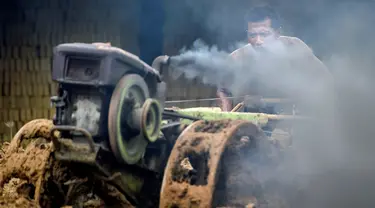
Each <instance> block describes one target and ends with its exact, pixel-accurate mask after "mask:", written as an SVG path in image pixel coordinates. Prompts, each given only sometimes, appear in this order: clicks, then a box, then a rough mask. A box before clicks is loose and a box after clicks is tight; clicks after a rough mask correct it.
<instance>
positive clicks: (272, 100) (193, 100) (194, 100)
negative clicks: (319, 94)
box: [165, 96, 293, 104]
mask: <svg viewBox="0 0 375 208" xmlns="http://www.w3.org/2000/svg"><path fill="white" fill-rule="evenodd" d="M226 98H227V99H237V98H252V96H238V97H226ZM215 100H220V98H199V99H190V100H167V101H165V103H166V104H169V103H189V102H200V101H215ZM260 101H261V102H264V103H270V104H271V103H293V100H291V99H283V98H261V99H260Z"/></svg>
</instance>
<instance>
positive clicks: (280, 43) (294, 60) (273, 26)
mask: <svg viewBox="0 0 375 208" xmlns="http://www.w3.org/2000/svg"><path fill="white" fill-rule="evenodd" d="M246 29H247V40H248V44H247V45H245V46H243V47H241V48H239V49H237V50H235V51H234V52H232V53H231V54H230V56H231V58H233V59H234V60H235V61H242V62H245V64H244V65H245V66H248V67H249V68H251V67H250V65H252V68H266V67H265V66H266V65H268V66H269V68H274V69H272V70H274V71H273V72H271V71H272V70H269V71H270V73H269V74H273V75H274V76H275V77H276V78H277V79H274V78H270V76H268V75H266V76H268V77H269V79H268V81H266V82H268V84H264V83H263V87H264V85H271V84H272V85H273V89H277V88H279V89H278V90H280V89H281V91H282V90H284V91H285V92H286V91H288V93H286V94H288V95H296V96H297V94H298V93H302V92H297V91H302V90H301V89H298V84H294V86H292V85H293V84H291V83H292V82H291V81H292V78H291V77H293V79H294V80H293V81H297V80H300V81H301V82H302V79H301V78H300V77H298V76H297V75H298V74H299V73H300V71H301V70H304V72H303V73H304V75H306V76H307V77H310V78H314V80H315V81H314V82H316V83H320V82H321V80H322V79H326V80H328V79H331V78H330V77H331V75H330V72H329V71H328V70H327V68H326V67H325V66H324V65H323V63H322V62H321V61H320V60H319V59H318V58H317V57H315V55H314V54H313V52H312V50H311V49H310V48H309V47H308V46H307V45H306V44H305V43H304V42H303V41H301V40H300V39H298V38H295V37H287V36H280V29H281V26H280V22H279V18H278V16H277V14H276V13H275V12H274V11H273V10H272V9H271V8H269V7H259V8H255V9H253V10H251V11H250V12H249V14H248V15H247V16H246ZM282 49H283V50H284V51H283V50H282ZM271 54H272V57H273V58H274V59H271V58H270V57H271ZM275 54H276V55H275ZM257 55H258V56H260V57H261V58H260V59H259V60H257V58H256V56H257ZM275 57H277V58H278V59H275ZM267 58H270V59H267ZM261 59H262V60H263V62H262V61H260V60H261ZM275 60H282V62H277V63H275ZM246 62H247V63H246ZM254 63H256V64H254ZM286 65H288V67H285V66H286ZM281 66H284V67H281ZM276 68H282V69H280V70H279V71H275V70H278V69H276ZM299 68H303V69H299ZM307 68H308V69H307ZM259 70H264V69H259ZM298 70H299V72H298ZM281 71H283V72H282V73H284V74H286V75H285V77H284V78H288V79H289V80H287V81H285V80H286V79H284V83H283V82H281V81H280V80H281V79H282V76H280V77H277V75H276V74H277V73H279V75H282V73H281ZM241 76H245V75H241ZM248 76H249V78H250V80H249V81H247V82H252V83H253V85H249V84H248V83H247V84H245V86H242V88H245V90H246V91H247V92H246V93H248V94H247V95H250V96H251V95H257V96H260V97H261V96H264V94H262V93H264V92H261V91H260V90H259V89H263V87H260V86H259V83H254V82H256V80H257V77H256V76H255V75H254V73H253V74H251V73H248ZM254 76H255V77H254ZM288 76H289V77H288ZM306 76H305V77H306ZM297 77H298V78H297ZM263 78H264V77H263ZM310 78H309V79H310ZM259 79H260V78H259ZM272 79H274V80H276V81H279V83H276V82H275V81H272ZM270 80H271V81H270ZM316 80H318V81H316ZM244 83H245V82H244ZM288 83H290V84H289V85H288ZM304 84H306V83H304ZM293 87H294V88H293ZM314 87H316V86H311V88H314ZM271 88H272V87H271ZM284 88H285V89H284ZM307 88H310V86H309V87H306V89H307ZM293 90H294V91H293ZM271 91H272V90H271ZM293 93H294V94H293ZM274 94H277V93H274ZM284 94H285V93H284ZM217 95H218V97H219V98H220V103H221V108H222V110H223V111H230V110H231V109H232V108H233V105H232V101H231V100H230V99H229V98H228V97H230V96H231V92H230V90H229V89H228V88H227V87H221V88H219V90H218V91H217ZM234 97H236V96H234ZM252 103H253V104H254V103H255V105H252V106H253V107H254V106H257V107H256V108H258V109H254V108H251V107H250V108H249V107H247V109H246V106H245V111H257V112H264V113H275V112H274V111H273V110H271V111H270V110H267V109H266V110H264V109H263V110H261V109H259V108H262V107H261V105H259V100H258V101H255V102H252Z"/></svg>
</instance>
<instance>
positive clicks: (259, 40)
mask: <svg viewBox="0 0 375 208" xmlns="http://www.w3.org/2000/svg"><path fill="white" fill-rule="evenodd" d="M276 37H277V36H276V32H275V31H274V30H273V29H272V27H271V20H270V19H268V18H267V19H265V20H264V21H260V22H248V24H247V39H248V42H249V43H250V44H251V45H253V46H254V47H259V46H262V45H263V44H264V43H265V42H266V41H269V40H273V39H275V38H276Z"/></svg>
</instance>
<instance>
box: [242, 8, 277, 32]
mask: <svg viewBox="0 0 375 208" xmlns="http://www.w3.org/2000/svg"><path fill="white" fill-rule="evenodd" d="M267 18H269V19H270V20H271V22H272V23H271V24H272V27H273V28H274V29H280V27H281V25H280V18H279V15H278V14H277V13H276V11H275V10H273V9H272V8H271V7H269V6H261V7H254V8H252V9H251V10H250V11H248V12H247V13H246V16H245V21H246V29H247V23H248V22H260V21H263V20H265V19H267Z"/></svg>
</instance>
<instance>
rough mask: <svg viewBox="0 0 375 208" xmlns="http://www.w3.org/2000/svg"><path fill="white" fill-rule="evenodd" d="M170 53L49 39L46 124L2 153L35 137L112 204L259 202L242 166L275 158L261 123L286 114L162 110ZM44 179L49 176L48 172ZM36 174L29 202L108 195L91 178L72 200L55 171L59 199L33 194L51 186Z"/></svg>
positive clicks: (35, 125) (37, 124)
mask: <svg viewBox="0 0 375 208" xmlns="http://www.w3.org/2000/svg"><path fill="white" fill-rule="evenodd" d="M170 60H171V58H170V57H167V56H161V57H158V58H157V59H155V61H154V63H153V64H152V66H149V65H147V64H146V63H144V62H143V61H142V60H140V59H139V58H138V57H137V56H135V55H133V54H131V53H128V52H126V51H124V50H121V49H119V48H116V47H112V46H110V45H107V44H83V43H68V44H61V45H58V46H57V47H55V49H54V58H53V67H52V71H51V73H52V78H53V80H54V81H55V82H57V83H58V89H57V91H56V93H57V94H56V96H53V97H52V98H51V102H52V103H53V105H54V106H55V108H56V115H55V117H54V118H53V124H52V123H50V121H48V120H44V121H40V120H37V121H31V122H30V123H28V124H26V125H25V126H24V127H23V128H22V129H21V130H20V131H19V132H18V133H17V135H16V136H15V139H13V140H12V143H11V144H10V148H8V149H7V151H5V154H13V153H14V152H16V149H17V147H18V146H19V144H20V140H22V139H25V138H28V139H33V138H34V139H35V138H40V137H43V138H44V139H46V140H47V141H51V144H52V147H53V148H51V149H50V152H51V154H47V153H46V156H45V157H46V158H52V159H51V160H53V161H57V163H58V164H59V167H60V166H64V167H68V168H67V169H64V171H65V172H64V173H66V175H70V176H71V178H76V177H79V178H84V179H82V180H83V181H85V182H84V183H86V184H89V183H88V182H87V181H91V185H90V187H92V186H94V185H92V184H99V183H105V184H110V187H112V189H115V190H116V193H117V194H118V197H115V198H116V200H119V199H121V200H122V202H123V203H122V204H121V206H120V205H119V203H117V205H114V204H112V206H115V207H116V206H117V207H163V208H164V207H165V208H167V207H224V206H225V207H228V206H234V207H245V206H248V207H251V206H253V207H254V206H255V205H258V204H262V203H266V201H267V200H266V199H264V196H265V191H264V190H262V188H261V187H260V182H259V181H257V180H256V178H255V176H254V175H252V174H251V172H252V168H256V169H257V171H261V170H269V168H270V167H274V166H275V165H276V164H277V163H276V162H275V159H274V158H275V154H279V151H275V148H276V146H277V148H276V150H277V149H278V148H279V146H278V145H274V144H275V140H272V139H270V138H269V137H267V136H266V135H265V133H264V132H263V130H262V126H264V125H265V124H267V123H268V121H269V122H271V120H272V121H276V120H277V121H280V120H285V119H284V118H281V119H280V118H279V119H275V117H272V118H271V116H269V115H265V114H264V115H260V114H251V113H248V114H246V113H244V114H241V113H232V114H231V113H222V112H216V113H215V112H214V111H212V112H210V113H209V114H205V113H204V112H198V111H194V110H191V111H185V112H184V111H183V110H173V109H165V108H164V102H165V92H166V89H167V88H166V84H165V82H164V81H163V80H162V73H163V69H164V68H165V67H168V64H169V61H170ZM192 112H196V113H192ZM212 113H214V114H215V115H217V116H218V117H216V116H212ZM234 114H235V115H234ZM230 115H232V117H231V116H230ZM241 115H242V116H241ZM293 118H294V117H293ZM286 120H288V119H286ZM43 122H44V123H43ZM260 123H262V125H260ZM46 124H48V125H46ZM30 129H32V130H30ZM25 132H28V133H27V134H26V133H25ZM30 132H31V133H30ZM37 147H38V148H41V147H40V146H37ZM7 152H8V153H7ZM30 155H32V154H29V155H23V157H25V158H29V157H31V156H30ZM43 161H44V160H43ZM45 161H48V160H47V159H45ZM45 164H47V162H45ZM249 167H251V169H249ZM48 170H50V169H48ZM48 170H47V171H43V173H42V174H41V176H40V177H41V178H43V177H44V176H45V175H46V174H47V173H48ZM67 170H69V171H68V172H66V171H67ZM50 171H51V170H50ZM4 174H5V173H4ZM60 175H61V174H60ZM42 176H43V177H42ZM49 177H52V178H53V177H55V176H54V174H52V173H51V172H49ZM85 178H86V179H85ZM233 179H235V180H233ZM37 181H39V182H38V184H33V186H34V187H38V188H36V189H38V190H39V191H38V194H35V193H36V192H35V193H34V192H33V193H34V198H33V200H34V201H33V203H37V204H38V205H40V206H42V207H48V206H47V205H46V204H49V206H50V207H51V206H52V205H51V203H52V202H51V201H53V200H52V199H54V200H55V202H53V203H54V204H53V203H52V204H53V206H55V207H56V206H57V205H59V206H63V205H73V206H74V207H76V206H77V207H86V206H85V205H84V203H81V202H82V201H84V200H86V198H85V197H86V196H88V195H89V194H86V192H88V193H90V196H92V195H97V196H98V198H100V200H99V201H101V202H103V203H104V204H106V205H107V206H110V205H111V203H114V201H112V200H114V195H111V194H109V193H110V192H109V191H108V193H107V192H106V193H102V191H101V190H103V188H100V189H96V188H95V187H96V185H95V187H94V188H91V189H90V191H87V190H88V189H87V190H86V189H85V190H86V192H79V193H85V197H83V196H81V195H80V197H81V198H79V197H75V198H74V199H71V198H69V196H71V195H72V194H70V192H72V190H73V189H74V188H71V186H69V185H67V182H64V183H62V182H56V181H58V180H57V179H55V180H52V181H55V182H54V183H56V184H57V185H54V187H59V188H56V189H57V190H60V191H57V193H59V194H60V195H61V196H60V198H61V200H60V201H59V200H57V199H58V197H56V196H55V197H44V198H45V199H42V198H43V191H44V192H45V194H47V192H48V191H51V189H52V188H50V186H51V185H50V183H49V182H48V181H51V180H44V183H43V182H41V181H43V180H42V179H40V180H37ZM98 181H99V182H98ZM0 182H1V184H5V183H6V181H5V180H1V177H0ZM35 183H36V182H35ZM68 186H69V188H67V187H68ZM41 187H44V189H43V188H41ZM47 187H49V188H47ZM64 187H65V188H64ZM112 189H111V190H112ZM41 190H42V191H41ZM62 196H64V197H62ZM110 196H111V197H110ZM116 196H117V195H116ZM82 197H83V198H82ZM47 198H48V199H47ZM62 198H64V200H62ZM48 200H49V201H50V202H48ZM116 200H115V201H116ZM47 202H48V203H47ZM57 202H58V203H57ZM116 202H118V201H116ZM125 202H126V203H125Z"/></svg>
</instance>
